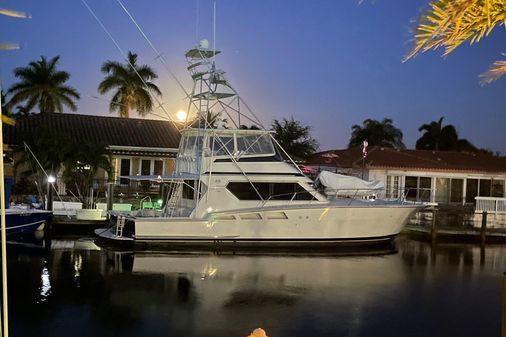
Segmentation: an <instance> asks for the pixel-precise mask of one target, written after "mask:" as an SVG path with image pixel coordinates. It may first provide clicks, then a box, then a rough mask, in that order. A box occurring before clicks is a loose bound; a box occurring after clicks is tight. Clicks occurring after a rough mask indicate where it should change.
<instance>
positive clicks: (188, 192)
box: [183, 180, 195, 200]
mask: <svg viewBox="0 0 506 337" xmlns="http://www.w3.org/2000/svg"><path fill="white" fill-rule="evenodd" d="M194 191H195V180H184V181H183V199H190V200H193V199H194Z"/></svg>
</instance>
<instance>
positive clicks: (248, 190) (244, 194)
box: [227, 182, 313, 200]
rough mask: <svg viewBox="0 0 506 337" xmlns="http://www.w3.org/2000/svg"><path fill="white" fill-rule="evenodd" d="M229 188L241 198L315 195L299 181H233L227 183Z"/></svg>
mask: <svg viewBox="0 0 506 337" xmlns="http://www.w3.org/2000/svg"><path fill="white" fill-rule="evenodd" d="M253 185H254V187H253ZM227 189H228V190H229V191H230V192H231V193H232V194H233V195H234V196H235V197H236V198H237V199H239V200H311V199H313V195H312V194H311V193H310V192H308V191H306V190H305V189H304V188H303V187H302V186H301V185H299V184H298V183H253V184H251V183H249V182H231V183H229V184H228V185H227Z"/></svg>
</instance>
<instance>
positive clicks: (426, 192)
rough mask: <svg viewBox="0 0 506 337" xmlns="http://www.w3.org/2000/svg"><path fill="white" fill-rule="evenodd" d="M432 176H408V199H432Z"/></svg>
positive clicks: (406, 182)
mask: <svg viewBox="0 0 506 337" xmlns="http://www.w3.org/2000/svg"><path fill="white" fill-rule="evenodd" d="M430 184H431V178H430V177H406V179H405V183H404V186H405V189H406V199H408V200H417V201H430Z"/></svg>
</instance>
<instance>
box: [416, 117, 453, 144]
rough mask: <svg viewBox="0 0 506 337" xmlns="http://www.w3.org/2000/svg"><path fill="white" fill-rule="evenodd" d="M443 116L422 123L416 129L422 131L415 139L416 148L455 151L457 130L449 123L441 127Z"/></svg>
mask: <svg viewBox="0 0 506 337" xmlns="http://www.w3.org/2000/svg"><path fill="white" fill-rule="evenodd" d="M443 119H444V117H441V118H439V120H438V121H432V122H430V123H429V124H423V125H422V126H420V127H419V128H418V131H420V132H424V133H423V135H422V136H421V137H420V138H419V139H418V140H417V141H416V146H415V147H416V149H417V150H436V151H439V150H441V151H455V150H457V143H458V138H459V137H458V135H457V130H456V129H455V127H454V126H453V125H451V124H449V125H446V126H444V127H443Z"/></svg>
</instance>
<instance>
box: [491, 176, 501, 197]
mask: <svg viewBox="0 0 506 337" xmlns="http://www.w3.org/2000/svg"><path fill="white" fill-rule="evenodd" d="M492 196H493V197H495V198H503V197H504V180H496V179H493V180H492Z"/></svg>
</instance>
